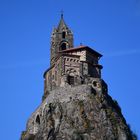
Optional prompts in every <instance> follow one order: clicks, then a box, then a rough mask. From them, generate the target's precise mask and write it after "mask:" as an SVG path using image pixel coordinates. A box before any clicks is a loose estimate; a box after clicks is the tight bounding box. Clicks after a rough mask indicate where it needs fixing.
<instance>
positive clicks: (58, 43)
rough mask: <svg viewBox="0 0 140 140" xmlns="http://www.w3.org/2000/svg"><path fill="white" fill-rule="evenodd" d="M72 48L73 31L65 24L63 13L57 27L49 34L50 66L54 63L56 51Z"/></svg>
mask: <svg viewBox="0 0 140 140" xmlns="http://www.w3.org/2000/svg"><path fill="white" fill-rule="evenodd" d="M70 48H73V33H72V31H71V30H70V29H69V28H68V26H67V25H66V23H65V21H64V18H63V14H61V19H60V22H59V24H58V27H57V28H54V29H53V31H52V35H51V60H50V63H51V66H52V65H53V64H54V62H55V59H56V58H57V56H58V53H59V52H61V51H63V50H67V49H70Z"/></svg>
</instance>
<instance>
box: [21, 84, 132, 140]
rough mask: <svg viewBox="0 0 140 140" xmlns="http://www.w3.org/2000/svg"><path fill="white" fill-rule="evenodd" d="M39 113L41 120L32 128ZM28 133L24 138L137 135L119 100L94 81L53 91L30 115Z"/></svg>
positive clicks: (115, 139) (124, 138)
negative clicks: (124, 114) (126, 118)
mask: <svg viewBox="0 0 140 140" xmlns="http://www.w3.org/2000/svg"><path fill="white" fill-rule="evenodd" d="M37 114H38V115H39V116H40V124H39V125H38V129H37V130H36V131H33V130H35V127H36V124H35V123H37V122H36V116H37ZM33 122H34V123H33ZM26 133H27V134H28V135H27V136H26V134H25V136H26V138H23V139H22V140H30V139H31V140H32V138H33V140H133V139H134V138H133V137H132V135H131V131H130V129H129V127H128V126H127V124H126V121H125V119H124V118H123V116H122V113H121V110H120V107H119V106H118V104H117V103H116V101H113V100H112V98H111V97H110V96H109V95H108V94H104V93H103V94H101V95H100V94H98V91H97V90H95V89H93V87H92V86H91V85H80V86H76V87H67V88H59V89H57V90H54V91H51V93H50V94H49V96H48V98H47V99H45V100H44V102H43V103H42V104H41V106H40V107H39V108H38V109H37V110H36V111H35V112H34V113H33V115H32V116H31V118H30V119H29V121H28V124H27V132H26ZM29 134H30V135H29ZM31 135H32V137H31ZM29 136H30V138H29ZM33 136H34V137H33Z"/></svg>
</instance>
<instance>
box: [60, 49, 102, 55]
mask: <svg viewBox="0 0 140 140" xmlns="http://www.w3.org/2000/svg"><path fill="white" fill-rule="evenodd" d="M79 50H88V51H90V52H91V53H93V54H95V55H97V56H98V57H102V54H100V53H98V52H97V51H95V50H93V49H92V48H90V47H88V46H79V47H76V48H70V49H67V50H63V51H60V53H65V52H73V51H79Z"/></svg>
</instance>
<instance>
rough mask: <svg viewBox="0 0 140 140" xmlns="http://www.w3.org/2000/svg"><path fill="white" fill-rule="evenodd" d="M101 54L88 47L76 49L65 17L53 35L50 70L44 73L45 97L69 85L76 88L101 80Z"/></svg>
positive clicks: (81, 46)
mask: <svg viewBox="0 0 140 140" xmlns="http://www.w3.org/2000/svg"><path fill="white" fill-rule="evenodd" d="M101 57H102V55H101V54H100V53H98V52H97V51H95V50H93V49H92V48H90V47H88V46H83V45H80V46H78V47H74V44H73V33H72V31H71V30H70V29H69V28H68V26H67V25H66V23H65V21H64V19H63V15H61V19H60V22H59V25H58V27H57V28H54V29H53V32H52V35H51V58H50V68H49V69H47V70H46V71H45V73H44V79H45V80H44V81H45V82H44V84H45V86H44V97H46V96H47V94H49V91H51V90H54V89H56V88H58V87H64V86H67V85H71V86H76V85H80V84H84V83H86V82H88V79H89V78H90V79H92V78H101V69H102V66H101V65H100V64H99V62H98V61H99V59H100V58H101Z"/></svg>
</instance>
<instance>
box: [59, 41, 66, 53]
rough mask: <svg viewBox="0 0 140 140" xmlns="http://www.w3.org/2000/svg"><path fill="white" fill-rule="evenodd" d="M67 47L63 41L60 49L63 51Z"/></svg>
mask: <svg viewBox="0 0 140 140" xmlns="http://www.w3.org/2000/svg"><path fill="white" fill-rule="evenodd" d="M66 48H67V47H66V43H62V45H61V47H60V50H62V51H63V50H66Z"/></svg>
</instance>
